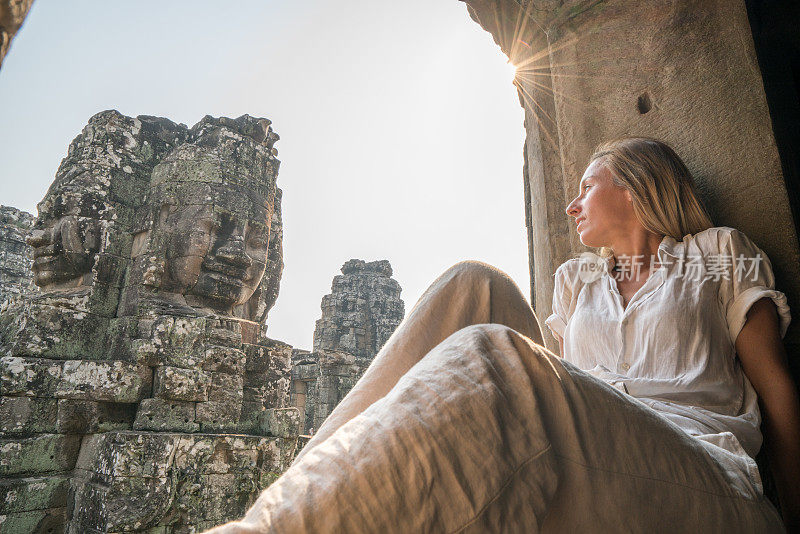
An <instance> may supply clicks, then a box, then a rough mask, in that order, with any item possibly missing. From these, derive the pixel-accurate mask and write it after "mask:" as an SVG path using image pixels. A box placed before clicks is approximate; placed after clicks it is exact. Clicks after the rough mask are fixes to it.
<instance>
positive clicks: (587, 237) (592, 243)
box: [578, 230, 603, 248]
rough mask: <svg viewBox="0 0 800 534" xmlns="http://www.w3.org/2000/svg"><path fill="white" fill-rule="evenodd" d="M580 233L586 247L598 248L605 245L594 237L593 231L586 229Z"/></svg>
mask: <svg viewBox="0 0 800 534" xmlns="http://www.w3.org/2000/svg"><path fill="white" fill-rule="evenodd" d="M578 235H579V236H580V240H581V243H582V244H583V245H584V246H586V247H590V248H597V247H601V246H603V245H601V244H598V243H597V240H595V239H592V235H591V232H587V231H586V230H584V231H582V232H580V233H579V234H578Z"/></svg>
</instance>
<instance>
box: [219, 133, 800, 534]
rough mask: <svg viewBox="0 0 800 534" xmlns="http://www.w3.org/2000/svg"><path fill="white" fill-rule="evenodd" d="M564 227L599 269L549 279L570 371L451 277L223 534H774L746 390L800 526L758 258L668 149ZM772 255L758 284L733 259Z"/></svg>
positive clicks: (501, 310)
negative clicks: (571, 228)
mask: <svg viewBox="0 0 800 534" xmlns="http://www.w3.org/2000/svg"><path fill="white" fill-rule="evenodd" d="M567 212H568V213H569V214H570V215H571V216H573V217H575V218H576V220H577V222H578V228H577V230H578V233H579V234H580V238H581V241H582V242H583V243H584V244H585V245H587V246H592V247H603V254H604V258H605V259H603V260H600V261H599V262H598V261H597V257H596V256H583V257H582V258H579V259H574V260H570V261H568V262H566V263H565V264H563V265H562V266H560V267H559V269H558V270H557V272H556V284H555V292H554V296H553V315H551V316H550V317H548V319H547V321H546V323H547V325H548V326H549V327H550V329H551V330H552V331H553V333H554V335H556V336H557V337H558V339H559V343H560V345H561V352H562V354H563V355H564V359H563V360H562V359H560V358H558V357H557V356H555V355H553V354H552V353H551V352H549V351H547V350H546V349H545V348H544V347H543V346H542V337H541V333H540V329H539V323H538V321H537V318H536V317H535V315H534V314H533V312H532V310H531V309H530V307H529V305H528V304H527V302H526V301H525V299H524V297H523V296H522V294H521V293H520V291H519V289H518V288H517V286H516V285H515V284H514V283H513V282H512V281H511V280H510V279H509V278H508V277H507V276H506V275H504V274H503V273H501V272H499V271H498V270H496V269H494V268H492V267H490V266H488V265H485V264H481V263H478V262H463V263H460V264H458V265H456V266H454V267H452V268H451V269H449V270H448V271H446V272H445V273H444V274H443V275H442V276H441V277H439V279H437V280H436V281H435V282H434V283H433V285H432V286H431V287H430V288H429V289H428V290H427V291H426V292H425V294H424V295H423V296H422V297H421V299H420V300H419V302H418V303H417V304H416V306H415V307H414V309H413V310H412V311H411V312H410V313H409V315H408V317H407V318H406V319H405V320H404V321H403V323H402V324H401V325H400V327H399V328H398V329H397V331H396V332H395V333H394V335H393V336H392V337H391V338H390V339H389V341H388V342H387V343H386V345H385V346H384V347H383V349H381V351H380V353H379V354H378V355H377V356H376V357H375V359H374V361H373V363H372V364H371V365H370V367H369V368H368V369H367V371H366V373H365V374H364V376H363V377H362V378H361V380H359V382H358V383H357V384H356V386H355V387H354V388H353V389H352V390H351V391H350V393H349V394H348V395H347V396H346V397H345V398H344V399H343V400H342V402H341V403H340V404H339V405H338V406H337V408H336V409H335V410H334V411H333V413H331V415H330V416H329V417H328V419H327V420H326V421H325V422H324V424H323V425H322V426H321V428H320V429H319V431H318V433H317V434H316V435H315V436H314V437H313V438H312V439H311V441H309V443H308V444H307V445H306V447H305V448H304V449H303V451H301V453H300V454H299V455H298V457H297V459H296V460H295V463H294V464H293V465H292V467H291V468H290V469H289V470H288V471H287V472H286V473H285V474H284V475H283V476H282V477H281V478H279V479H278V480H277V481H276V482H275V483H273V484H272V485H271V486H270V487H269V488H268V489H267V490H265V491H264V492H263V493H262V495H261V496H260V497H259V499H258V500H257V501H256V503H255V505H254V506H253V507H252V508H251V509H250V511H249V512H248V514H247V516H246V517H245V518H244V519H243V520H242V521H238V522H234V523H230V524H228V525H225V526H222V527H218V529H215V530H214V531H213V532H214V533H234V532H235V533H244V532H248V533H250V532H387V531H388V532H537V531H542V532H667V531H668V532H716V531H722V530H723V529H724V530H725V531H728V532H779V531H781V530H782V528H781V520H780V517H779V516H778V514H777V512H776V511H775V509H774V508H773V507H772V506H771V504H770V503H769V502H768V501H767V500H766V499H765V498H764V497H763V495H762V492H761V483H760V479H759V475H758V470H757V468H756V466H755V463H754V462H753V460H752V455H754V454H755V453H756V452H757V450H758V448H759V446H760V433H759V412H758V406H757V404H756V395H755V392H757V393H758V394H759V395H760V396H761V401H762V403H763V405H764V409H765V413H766V416H767V426H766V428H767V430H768V433H769V440H770V444H771V448H772V449H773V451H774V453H775V455H774V456H775V461H774V462H773V463H774V466H775V475H776V481H777V483H778V488H779V491H780V494H781V504H782V508H783V510H784V517H785V518H786V521H787V524H790V525H794V523H795V522H796V521H797V520H798V515H799V514H798V510H800V505H798V502H799V501H800V497H798V493H797V488H796V486H797V482H798V480H800V467H798V460H799V459H800V448H799V447H800V408H798V397H797V392H796V390H795V389H794V386H793V383H792V381H791V379H790V378H789V374H788V372H787V368H786V364H785V354H784V352H783V348H782V344H781V336H782V335H783V334H784V333H785V331H786V327H787V326H788V322H789V311H788V307H787V306H786V298H785V296H784V295H783V294H782V293H780V292H778V291H775V290H774V280H773V277H772V272H771V267H770V265H769V262H768V260H766V257H765V256H764V255H763V253H761V251H760V250H758V249H757V248H756V247H755V245H753V244H752V242H750V241H749V240H748V239H747V238H746V237H745V236H744V235H743V234H741V233H740V232H737V231H735V230H733V229H730V228H711V223H710V221H709V220H708V217H707V215H705V212H704V211H703V209H702V207H701V204H700V202H699V201H698V200H697V198H696V195H695V192H694V187H693V184H692V180H691V176H690V175H689V172H688V170H686V167H685V166H684V165H683V163H682V162H681V161H680V159H679V158H678V157H677V155H675V153H674V152H673V151H672V150H671V149H670V148H669V147H667V146H666V145H664V144H663V143H660V142H658V141H655V140H650V139H642V138H635V139H623V140H620V141H616V142H613V143H609V144H607V145H605V146H603V147H601V148H600V149H599V150H598V151H597V153H596V154H595V155H594V156H593V157H592V159H591V163H590V165H589V167H588V168H587V170H586V173H585V174H584V176H583V178H582V180H581V184H580V192H579V195H578V197H577V198H576V199H575V200H573V201H572V202H571V203H570V205H569V207H568V208H567ZM759 253H761V258H762V259H763V262H762V263H761V264H760V270H759V271H758V272H756V273H753V270H752V268H751V269H749V270H748V273H749V276H750V277H749V278H745V279H742V278H741V277H740V276H738V275H739V274H741V270H740V269H738V268H737V267H736V266H735V265H733V263H732V262H731V261H728V260H724V259H720V258H722V257H723V256H726V255H727V256H731V255H733V256H732V257H734V258H738V257H739V254H741V255H742V256H741V258H743V259H744V260H748V259H751V258H756V257H757V255H758V254H759ZM641 258H647V259H648V260H649V259H650V258H652V259H653V261H652V262H651V261H647V262H642V261H638V262H637V261H636V260H637V259H641ZM711 258H713V259H711ZM751 263H752V261H751ZM637 265H638V266H639V267H638V269H632V268H631V267H634V266H637ZM737 265H738V264H737ZM598 267H599V268H598ZM632 274H633V275H634V276H631V275H632ZM776 309H777V313H776ZM737 355H738V356H737ZM745 374H746V377H747V378H745ZM748 379H749V380H748ZM751 384H752V387H751ZM754 389H755V391H754ZM794 528H796V527H794Z"/></svg>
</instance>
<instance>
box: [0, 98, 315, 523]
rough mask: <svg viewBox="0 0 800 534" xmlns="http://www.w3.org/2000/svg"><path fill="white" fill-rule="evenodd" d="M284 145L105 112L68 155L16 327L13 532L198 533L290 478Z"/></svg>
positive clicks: (8, 315) (219, 122) (9, 471)
mask: <svg viewBox="0 0 800 534" xmlns="http://www.w3.org/2000/svg"><path fill="white" fill-rule="evenodd" d="M277 139H278V136H277V135H276V134H274V133H273V132H272V130H271V127H270V122H269V121H268V120H266V119H255V118H252V117H249V116H247V115H244V116H242V117H239V118H238V119H227V118H220V119H215V118H212V117H206V118H204V119H203V120H202V121H200V122H199V123H198V124H197V125H195V126H194V127H193V128H191V129H189V128H187V127H186V126H184V125H179V124H175V123H173V122H171V121H169V120H167V119H162V118H156V117H147V116H140V117H137V118H131V117H125V116H123V115H121V114H119V113H117V112H116V111H107V112H102V113H99V114H97V115H95V116H94V117H92V118H91V119H90V120H89V123H88V125H87V126H86V128H84V130H83V132H81V134H80V135H79V136H78V137H76V138H75V140H74V141H73V142H72V144H71V145H70V148H69V153H68V155H67V157H66V158H65V159H64V160H63V162H62V164H61V166H60V167H59V170H58V172H57V175H56V179H55V181H54V182H53V185H52V186H51V187H50V189H49V190H48V192H47V195H45V198H44V199H43V200H42V202H41V203H40V204H39V216H38V218H37V220H36V223H35V225H34V228H33V230H32V232H31V234H30V236H29V238H28V242H29V243H30V244H31V246H32V247H33V257H34V264H33V274H34V279H35V282H36V284H37V285H38V286H39V287H40V288H41V292H40V293H38V294H30V295H26V296H24V297H21V298H16V299H13V300H12V301H10V302H9V303H8V305H6V306H5V307H4V309H3V314H2V318H0V355H2V357H1V358H0V531H2V532H43V531H48V530H49V529H52V530H51V531H52V532H57V531H62V530H67V531H69V532H74V533H78V532H80V533H84V532H133V531H144V530H148V531H151V532H154V531H157V532H186V531H190V530H192V529H195V530H202V529H204V528H206V527H210V526H212V525H215V524H218V523H220V522H223V521H225V520H228V519H232V518H235V517H238V516H240V515H241V514H242V513H243V512H244V510H245V509H246V507H247V505H248V504H249V503H250V502H252V501H253V500H254V499H255V497H256V496H257V495H258V493H259V492H260V490H261V489H262V488H263V487H265V486H266V485H267V484H269V483H270V482H271V481H272V480H273V479H274V478H276V477H277V476H278V475H279V474H280V473H281V472H282V471H283V470H284V469H285V468H286V467H287V466H288V463H289V461H290V459H291V458H292V457H293V455H294V453H295V449H296V447H297V442H298V441H297V435H298V431H299V422H300V421H299V412H298V410H297V409H296V408H290V407H288V401H289V398H288V397H289V382H290V363H291V362H290V359H291V347H289V346H288V345H286V344H284V343H281V342H279V341H275V340H271V339H269V338H267V337H266V328H265V326H264V321H265V320H266V316H267V312H268V311H269V308H270V307H271V306H272V304H273V303H274V302H275V299H276V297H277V292H278V285H279V281H280V275H281V271H282V267H283V261H282V257H281V256H282V249H281V233H282V232H281V220H280V208H279V203H280V190H279V189H278V188H277V186H276V178H277V173H278V165H279V163H278V161H277V159H276V158H275V156H276V151H275V149H274V148H273V144H274V143H275V141H276V140H277ZM153 529H155V530H153Z"/></svg>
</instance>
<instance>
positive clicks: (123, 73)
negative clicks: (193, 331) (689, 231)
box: [0, 0, 529, 349]
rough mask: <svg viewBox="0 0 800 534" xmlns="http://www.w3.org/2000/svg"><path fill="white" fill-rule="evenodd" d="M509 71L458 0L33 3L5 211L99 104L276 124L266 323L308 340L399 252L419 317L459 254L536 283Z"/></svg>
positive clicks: (8, 159)
mask: <svg viewBox="0 0 800 534" xmlns="http://www.w3.org/2000/svg"><path fill="white" fill-rule="evenodd" d="M233 6H235V7H233ZM511 80H512V70H511V68H510V66H509V65H507V64H506V57H505V56H504V55H503V54H502V53H501V52H500V49H499V47H497V45H495V43H494V42H493V41H492V38H491V36H490V35H489V34H488V33H487V32H485V31H484V30H483V29H482V28H481V27H480V26H478V25H477V24H476V23H475V22H474V21H472V20H471V19H470V18H469V15H468V14H467V9H466V6H465V5H464V4H463V3H461V2H459V1H457V0H437V1H431V0H406V1H404V2H389V1H388V0H370V1H369V2H365V1H363V0H337V1H336V2H332V1H330V0H306V1H304V2H297V1H293V0H248V1H244V0H241V1H238V2H234V3H229V4H225V3H220V2H218V1H205V0H203V1H200V0H180V1H178V0H174V1H171V2H163V1H158V2H156V1H153V0H137V1H130V0H129V1H127V2H122V1H116V2H108V1H104V0H70V1H69V2H63V1H58V0H36V2H34V4H33V8H32V9H31V12H30V14H29V15H28V18H27V20H26V22H25V24H24V25H23V27H22V30H21V31H20V33H18V34H17V37H16V38H15V40H14V42H13V44H12V47H11V51H10V53H9V55H8V56H6V59H5V62H4V64H3V67H2V70H0V172H2V174H1V175H0V178H1V179H0V204H5V205H10V206H15V207H17V208H20V209H24V210H26V211H29V212H31V213H34V214H35V213H36V203H37V202H38V201H39V200H41V198H42V197H43V196H44V193H45V191H46V190H47V187H48V186H49V184H50V183H51V182H52V180H53V177H54V175H55V172H56V169H57V168H58V165H59V163H60V161H61V158H63V157H64V156H65V155H66V151H67V146H68V145H69V142H70V141H71V140H72V139H73V138H74V137H75V136H76V135H77V134H78V133H79V132H80V130H81V129H82V128H83V126H84V125H85V124H86V122H87V120H88V118H89V117H90V116H91V115H93V114H94V113H97V112H98V111H101V110H104V109H111V108H113V109H117V110H119V111H120V112H122V113H123V114H125V115H132V116H135V115H142V114H144V115H158V116H164V117H167V118H169V119H171V120H173V121H176V122H183V123H185V124H187V125H189V126H191V125H193V124H194V123H196V122H197V121H198V120H200V119H201V118H202V117H203V116H204V115H206V114H210V115H214V116H220V115H224V116H229V117H237V116H239V115H241V114H243V113H249V114H250V115H254V116H261V117H267V118H269V119H271V120H272V122H273V128H274V130H275V131H276V132H277V133H278V134H279V135H280V136H281V140H280V141H279V142H278V143H277V144H276V147H277V148H278V159H280V160H281V170H280V175H279V177H278V185H279V186H280V187H281V188H282V189H283V191H284V196H283V217H284V261H285V264H286V266H285V270H284V274H283V280H282V283H281V290H280V296H279V297H278V302H277V304H276V306H275V307H274V308H273V309H272V311H271V312H270V314H269V318H268V320H267V324H268V325H269V327H268V335H269V336H270V337H273V338H276V339H281V340H283V341H285V342H287V343H290V344H292V345H294V346H295V347H298V348H305V349H310V348H311V345H312V338H313V332H314V323H315V321H316V320H317V319H318V318H319V317H320V301H321V299H322V296H323V295H324V294H326V293H329V292H330V286H331V281H332V279H333V277H334V276H335V275H336V274H339V269H340V268H341V266H342V264H343V263H344V262H345V261H347V260H348V259H350V258H361V259H364V260H367V261H372V260H376V259H388V260H389V261H390V262H391V264H392V267H393V269H394V277H395V278H396V279H397V281H398V282H399V283H400V285H401V286H402V288H403V292H402V295H401V296H402V298H403V300H404V301H405V303H406V311H408V310H410V309H411V307H412V306H413V305H414V303H415V302H416V301H417V299H418V298H419V296H420V295H421V294H422V292H423V291H424V290H425V288H426V287H427V286H428V284H430V282H432V281H433V280H434V279H435V278H436V277H437V276H438V275H439V274H440V273H441V272H442V271H443V270H445V269H446V268H447V267H449V266H450V265H452V264H454V263H456V262H457V261H459V260H462V259H479V260H482V261H486V262H488V263H491V264H494V265H496V266H497V267H499V268H501V269H503V270H504V271H506V272H507V273H509V274H510V275H511V276H512V278H514V280H515V281H516V282H517V284H518V285H519V286H520V287H521V288H522V291H523V294H525V295H526V296H527V295H528V292H529V289H528V288H529V278H528V264H527V243H526V232H525V216H524V213H525V212H524V195H523V181H522V163H523V162H522V145H523V140H524V129H523V125H522V120H523V113H522V108H521V107H520V105H519V102H518V99H517V95H516V89H515V88H514V87H513V85H512V83H511Z"/></svg>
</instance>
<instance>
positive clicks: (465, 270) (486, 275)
mask: <svg viewBox="0 0 800 534" xmlns="http://www.w3.org/2000/svg"><path fill="white" fill-rule="evenodd" d="M444 275H450V277H454V276H469V277H471V278H474V279H476V280H481V279H493V278H508V275H506V274H505V273H504V272H503V271H501V270H500V269H498V268H497V267H495V266H494V265H490V264H488V263H484V262H482V261H478V260H463V261H460V262H458V263H456V264H455V265H453V266H452V267H450V268H449V269H447V270H446V271H445V272H444Z"/></svg>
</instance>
